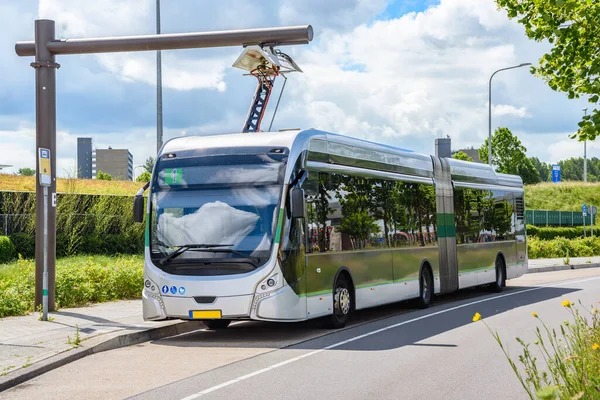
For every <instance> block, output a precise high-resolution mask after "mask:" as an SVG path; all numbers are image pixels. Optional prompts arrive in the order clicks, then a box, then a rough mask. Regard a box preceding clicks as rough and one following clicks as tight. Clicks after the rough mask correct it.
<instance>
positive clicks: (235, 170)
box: [150, 156, 284, 275]
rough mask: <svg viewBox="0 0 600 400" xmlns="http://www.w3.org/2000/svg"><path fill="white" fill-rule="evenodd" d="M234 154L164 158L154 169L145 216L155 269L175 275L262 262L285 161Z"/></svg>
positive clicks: (269, 244)
mask: <svg viewBox="0 0 600 400" xmlns="http://www.w3.org/2000/svg"><path fill="white" fill-rule="evenodd" d="M232 158H233V157H222V156H219V157H202V158H201V159H195V160H189V159H188V160H184V161H181V160H180V161H178V163H171V162H169V161H167V162H162V164H164V165H161V167H162V168H160V169H159V168H157V171H159V172H158V175H157V179H155V182H154V184H153V191H152V194H151V202H152V203H151V210H152V214H151V217H150V220H151V229H150V250H151V255H152V260H153V263H154V264H155V265H156V266H157V267H159V268H161V269H163V270H164V271H166V272H169V273H174V274H185V275H218V274H231V273H243V272H248V271H251V270H253V269H255V268H257V267H259V266H260V265H262V264H264V263H265V262H266V261H267V260H268V258H269V255H270V252H271V248H272V241H273V232H274V229H275V223H276V214H277V206H278V203H279V198H280V197H281V190H282V175H283V169H284V163H283V162H277V161H276V160H272V159H264V158H261V157H247V156H236V157H235V159H232ZM158 166H159V165H157V167H158ZM187 245H189V246H190V248H188V249H184V250H186V251H179V253H178V254H173V252H175V251H177V249H178V248H179V247H181V246H187ZM169 255H174V256H176V257H168V256H169ZM161 261H162V262H161Z"/></svg>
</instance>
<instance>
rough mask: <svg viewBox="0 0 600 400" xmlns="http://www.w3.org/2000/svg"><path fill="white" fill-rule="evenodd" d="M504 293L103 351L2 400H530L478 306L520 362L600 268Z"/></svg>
mask: <svg viewBox="0 0 600 400" xmlns="http://www.w3.org/2000/svg"><path fill="white" fill-rule="evenodd" d="M509 285H510V286H509V287H507V288H506V289H505V290H504V291H503V292H502V293H500V294H490V293H489V292H486V291H485V290H484V289H475V290H464V291H461V292H459V293H457V294H453V295H451V296H443V297H441V298H438V299H436V303H435V305H434V306H432V307H430V308H429V309H427V310H416V309H414V308H412V306H411V304H406V303H402V304H395V305H391V306H386V307H380V308H377V309H374V310H369V311H364V312H359V313H357V315H356V318H355V319H354V320H353V323H352V325H351V326H350V327H348V328H346V329H344V330H339V331H330V330H326V329H323V328H321V327H320V326H319V324H318V322H311V321H309V322H307V323H299V324H267V323H257V322H246V323H238V324H234V325H232V326H231V327H230V328H229V329H228V330H226V331H221V332H211V331H205V330H201V331H197V332H193V333H189V334H185V335H180V336H176V337H172V338H167V339H162V340H158V341H155V342H149V343H144V344H141V345H137V346H132V347H128V348H123V349H118V350H113V351H108V352H104V353H99V354H96V355H93V356H90V357H86V358H84V359H82V360H79V361H76V362H74V363H72V364H69V365H66V366H64V367H61V368H59V369H56V370H54V371H51V372H49V373H46V374H44V375H42V376H40V377H38V378H36V379H33V380H31V381H29V382H26V383H24V384H21V385H19V386H17V387H15V388H13V389H11V390H9V391H6V392H5V393H0V399H5V398H6V399H17V398H18V399H29V398H31V399H39V398H44V399H70V398H77V399H79V398H88V399H96V398H98V399H113V398H115V399H121V398H135V399H178V400H181V399H185V400H191V399H194V398H202V399H204V398H208V399H238V398H240V399H241V398H243V399H265V398H267V399H307V398H308V399H365V398H377V399H423V398H427V399H482V398H485V399H526V398H527V395H526V393H525V391H524V390H523V389H522V387H521V386H520V384H519V382H518V380H517V379H516V376H515V375H514V372H513V371H512V370H511V368H510V366H509V364H508V362H507V360H506V358H505V356H504V355H503V353H502V351H501V349H500V347H499V346H498V344H497V343H496V342H495V340H494V338H493V337H492V335H491V333H490V332H489V331H488V330H487V328H486V326H485V325H484V324H483V323H481V322H477V323H473V322H472V321H471V319H472V317H473V314H474V313H475V312H479V313H480V314H481V315H482V316H483V317H484V320H485V321H486V323H487V324H488V325H489V326H490V328H491V329H492V330H497V331H498V332H499V333H500V336H501V337H502V339H503V340H504V341H505V343H507V344H508V349H509V352H510V354H511V355H512V356H514V358H515V359H516V358H517V355H518V353H519V352H520V346H519V345H518V343H517V342H516V341H515V337H520V338H523V339H524V340H526V341H530V342H531V341H533V340H534V329H535V327H536V326H537V325H538V324H539V322H538V321H537V320H536V319H535V318H533V317H532V316H531V313H532V312H533V311H535V312H536V313H537V314H538V315H539V316H540V317H541V318H542V319H543V320H544V322H545V323H546V324H548V325H551V326H558V325H559V324H560V323H561V322H562V321H564V320H565V319H568V318H569V314H568V313H567V310H565V309H564V308H563V307H562V306H561V304H560V303H561V301H563V300H564V299H565V298H568V299H569V300H571V301H574V302H577V301H578V300H581V301H582V303H583V304H585V305H588V306H589V305H592V304H596V303H597V302H599V301H600V269H588V270H573V271H560V272H549V273H538V274H530V275H526V276H524V277H522V278H520V279H517V280H513V281H511V282H510V283H509Z"/></svg>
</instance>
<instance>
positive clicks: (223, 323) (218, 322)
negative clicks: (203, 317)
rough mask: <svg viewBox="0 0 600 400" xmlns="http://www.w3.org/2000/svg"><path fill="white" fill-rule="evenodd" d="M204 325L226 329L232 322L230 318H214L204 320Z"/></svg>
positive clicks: (216, 328) (212, 328)
mask: <svg viewBox="0 0 600 400" xmlns="http://www.w3.org/2000/svg"><path fill="white" fill-rule="evenodd" d="M203 322H204V325H206V327H207V328H208V329H210V330H213V331H216V330H219V329H226V328H227V327H228V326H229V324H230V323H231V320H230V319H212V320H210V321H203Z"/></svg>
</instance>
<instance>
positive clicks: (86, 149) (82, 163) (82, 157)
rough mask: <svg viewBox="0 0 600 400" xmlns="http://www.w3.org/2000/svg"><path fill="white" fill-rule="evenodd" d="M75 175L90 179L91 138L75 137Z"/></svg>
mask: <svg viewBox="0 0 600 400" xmlns="http://www.w3.org/2000/svg"><path fill="white" fill-rule="evenodd" d="M77 177H78V178H79V179H92V138H87V137H78V138H77Z"/></svg>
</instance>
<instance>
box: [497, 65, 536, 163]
mask: <svg viewBox="0 0 600 400" xmlns="http://www.w3.org/2000/svg"><path fill="white" fill-rule="evenodd" d="M527 65H531V63H522V64H519V65H515V66H512V67H507V68H500V69H499V70H497V71H495V72H494V73H493V74H492V76H490V84H489V90H488V93H489V100H488V107H489V121H488V127H489V131H488V164H489V165H492V78H493V77H494V75H496V74H497V73H498V72H500V71H506V70H507V69H514V68H521V67H525V66H527Z"/></svg>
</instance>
